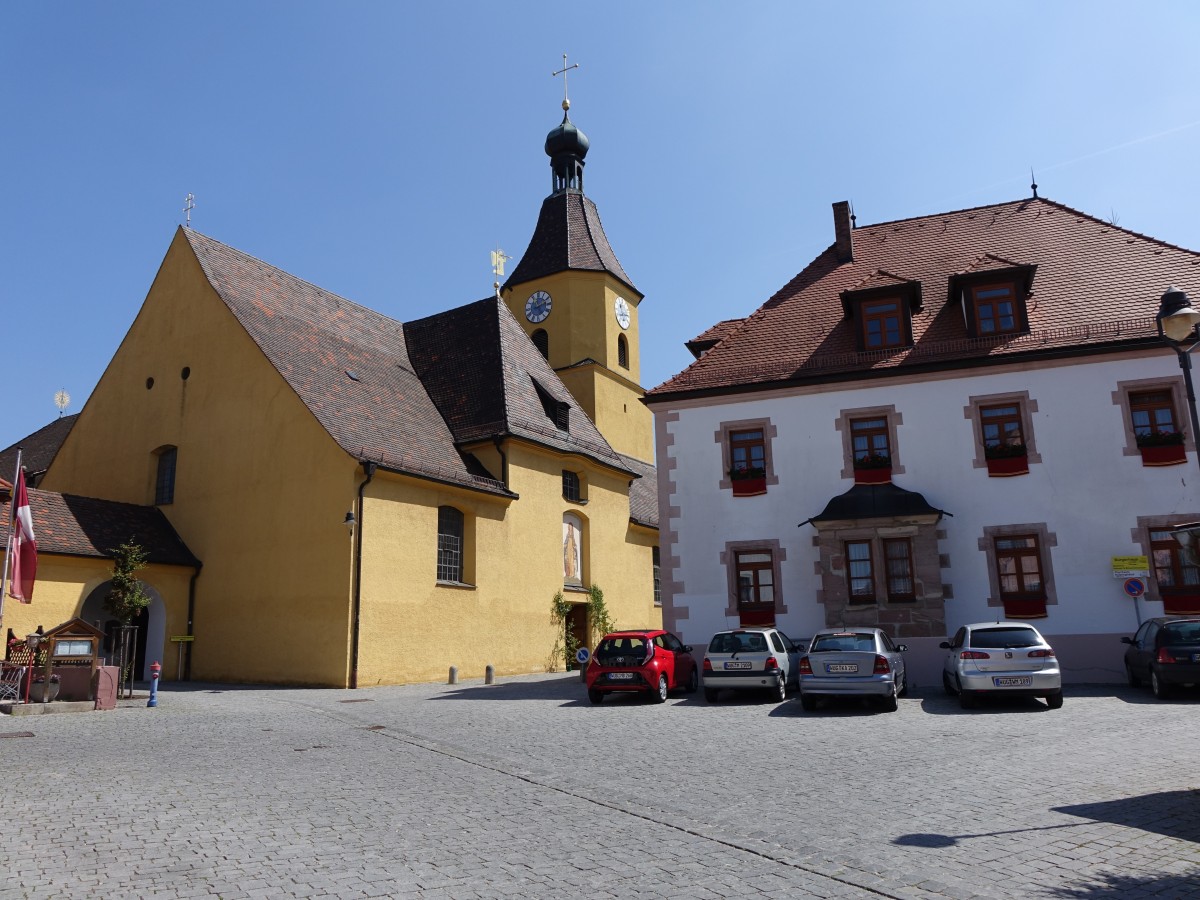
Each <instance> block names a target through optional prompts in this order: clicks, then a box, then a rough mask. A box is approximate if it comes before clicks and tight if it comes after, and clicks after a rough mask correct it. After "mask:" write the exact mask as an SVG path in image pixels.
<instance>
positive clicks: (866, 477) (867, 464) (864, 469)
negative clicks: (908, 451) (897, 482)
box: [854, 453, 892, 484]
mask: <svg viewBox="0 0 1200 900" xmlns="http://www.w3.org/2000/svg"><path fill="white" fill-rule="evenodd" d="M891 480H892V458H891V456H889V455H888V454H886V453H867V454H865V455H863V456H856V457H855V458H854V483H855V484H887V483H888V482H890V481H891Z"/></svg>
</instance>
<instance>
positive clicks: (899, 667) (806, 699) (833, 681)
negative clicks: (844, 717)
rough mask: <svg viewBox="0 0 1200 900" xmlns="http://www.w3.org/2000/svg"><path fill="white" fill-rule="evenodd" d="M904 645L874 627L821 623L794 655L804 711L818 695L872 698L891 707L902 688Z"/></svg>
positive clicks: (904, 679)
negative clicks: (822, 626)
mask: <svg viewBox="0 0 1200 900" xmlns="http://www.w3.org/2000/svg"><path fill="white" fill-rule="evenodd" d="M907 649H908V647H906V646H905V645H904V644H895V643H892V639H891V637H889V636H888V634H887V632H885V631H883V630H882V629H879V628H826V629H824V630H823V631H818V632H817V633H816V634H815V635H813V639H812V643H811V644H810V645H809V647H808V653H807V654H805V655H804V656H802V657H800V703H801V705H802V706H803V707H804V708H805V709H806V710H808V711H810V712H811V711H812V710H814V709H816V708H817V700H818V699H819V698H821V697H823V696H824V697H833V696H842V697H853V696H862V697H877V698H879V700H880V701H881V702H882V704H883V708H884V709H886V710H888V711H889V712H894V711H895V710H896V706H897V703H896V698H897V697H899V696H900V695H901V694H903V693H905V692H906V691H907V690H908V675H907V672H906V670H905V666H904V656H903V654H904V651H906V650H907Z"/></svg>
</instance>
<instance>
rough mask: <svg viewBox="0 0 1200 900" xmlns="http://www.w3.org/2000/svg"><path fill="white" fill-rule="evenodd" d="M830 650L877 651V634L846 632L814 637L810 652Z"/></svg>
mask: <svg viewBox="0 0 1200 900" xmlns="http://www.w3.org/2000/svg"><path fill="white" fill-rule="evenodd" d="M829 650H867V651H870V652H872V653H873V652H874V651H875V635H873V634H870V633H869V632H868V633H863V632H856V633H846V634H819V635H817V636H816V637H815V638H813V642H812V646H811V647H809V648H808V652H809V653H823V652H826V651H829Z"/></svg>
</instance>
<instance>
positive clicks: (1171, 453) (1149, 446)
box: [1137, 431, 1187, 466]
mask: <svg viewBox="0 0 1200 900" xmlns="http://www.w3.org/2000/svg"><path fill="white" fill-rule="evenodd" d="M1137 445H1138V450H1139V451H1140V452H1141V454H1142V465H1143V466H1174V465H1178V464H1179V463H1182V462H1187V451H1186V450H1184V448H1183V433H1182V432H1180V431H1151V432H1147V433H1145V434H1139V435H1137Z"/></svg>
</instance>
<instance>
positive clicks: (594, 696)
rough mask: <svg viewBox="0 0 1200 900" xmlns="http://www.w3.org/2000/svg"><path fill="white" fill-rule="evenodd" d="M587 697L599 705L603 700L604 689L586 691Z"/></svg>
mask: <svg viewBox="0 0 1200 900" xmlns="http://www.w3.org/2000/svg"><path fill="white" fill-rule="evenodd" d="M588 699H589V700H591V701H592V702H593V703H595V704H596V705H597V706H599V705H600V704H601V703H603V702H604V691H592V690H589V691H588Z"/></svg>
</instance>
